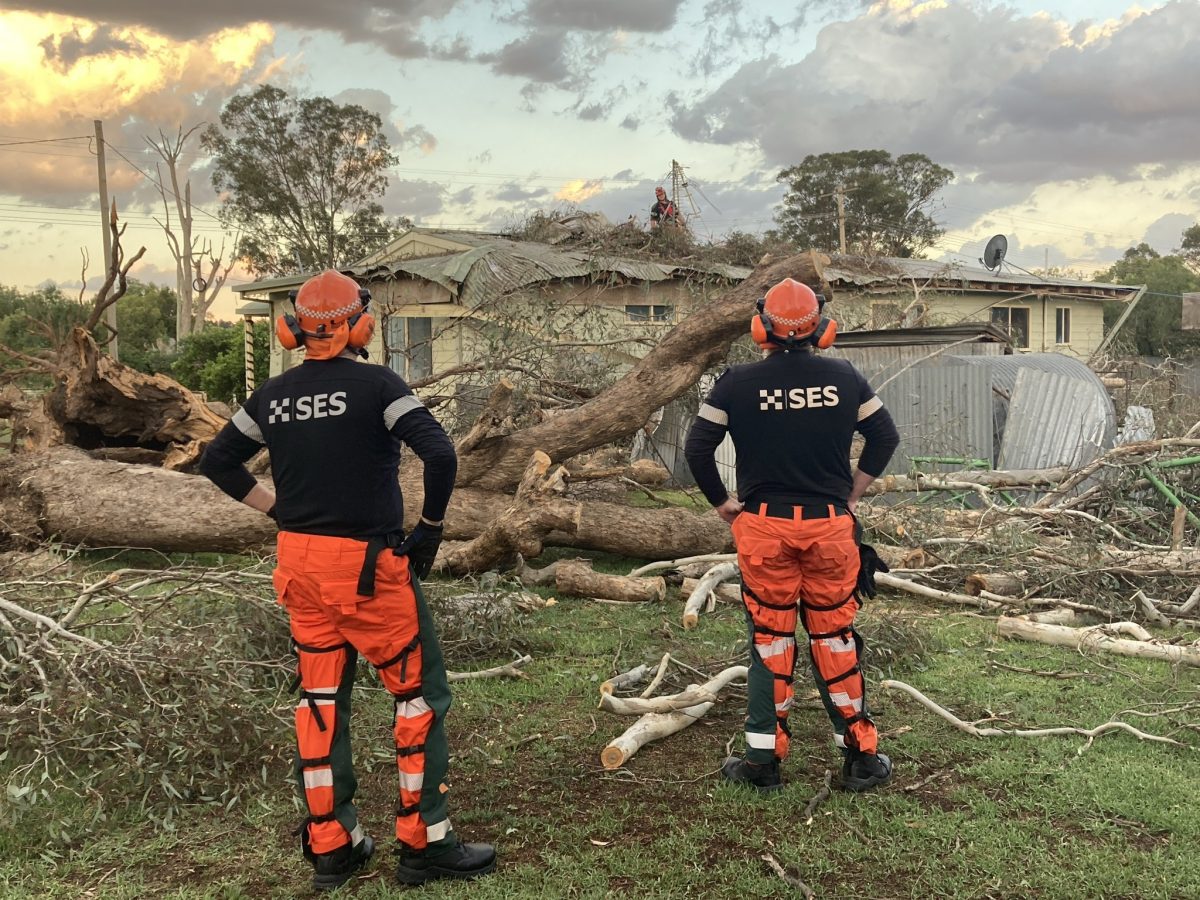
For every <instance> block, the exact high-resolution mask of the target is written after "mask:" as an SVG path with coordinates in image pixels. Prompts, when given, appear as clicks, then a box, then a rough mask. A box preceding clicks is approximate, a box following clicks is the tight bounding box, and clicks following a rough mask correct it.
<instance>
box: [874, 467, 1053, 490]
mask: <svg viewBox="0 0 1200 900" xmlns="http://www.w3.org/2000/svg"><path fill="white" fill-rule="evenodd" d="M1070 474H1071V470H1070V469H1068V468H1067V467H1066V466H1059V467H1057V468H1052V469H1011V470H1002V469H992V470H985V471H980V470H975V469H972V470H968V471H965V472H938V473H937V474H936V475H884V476H882V477H881V478H877V479H876V480H875V481H874V482H872V483H871V486H870V487H868V488H867V494H868V495H875V494H890V493H895V492H904V493H916V492H920V491H961V490H969V489H971V488H973V487H975V488H979V487H983V488H989V489H991V488H1009V487H1011V488H1018V487H1027V488H1034V487H1038V488H1045V487H1052V486H1055V485H1057V484H1059V483H1060V482H1061V481H1063V480H1064V479H1065V478H1067V477H1068V476H1069V475H1070Z"/></svg>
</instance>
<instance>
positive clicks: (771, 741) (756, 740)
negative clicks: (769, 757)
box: [746, 731, 775, 750]
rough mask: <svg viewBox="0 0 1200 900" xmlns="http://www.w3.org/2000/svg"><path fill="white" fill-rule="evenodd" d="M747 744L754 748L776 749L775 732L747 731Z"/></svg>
mask: <svg viewBox="0 0 1200 900" xmlns="http://www.w3.org/2000/svg"><path fill="white" fill-rule="evenodd" d="M746 746H747V747H749V748H751V749H752V750H774V749H775V733H774V732H771V733H770V734H759V733H758V732H757V731H747V732H746Z"/></svg>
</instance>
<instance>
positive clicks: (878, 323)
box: [825, 255, 1145, 360]
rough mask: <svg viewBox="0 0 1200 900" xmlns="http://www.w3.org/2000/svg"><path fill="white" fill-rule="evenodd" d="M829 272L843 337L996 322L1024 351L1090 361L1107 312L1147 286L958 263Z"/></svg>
mask: <svg viewBox="0 0 1200 900" xmlns="http://www.w3.org/2000/svg"><path fill="white" fill-rule="evenodd" d="M831 260H832V261H831V264H830V265H829V266H828V267H827V268H826V270H825V277H826V279H827V280H828V281H829V282H830V284H831V285H832V286H833V289H834V290H833V303H832V304H831V307H830V313H831V314H832V315H833V316H834V317H835V318H837V320H838V325H839V327H840V328H841V329H842V330H843V331H851V330H881V329H892V328H920V327H924V326H953V325H967V324H971V323H988V324H991V325H994V326H996V327H997V328H999V329H1001V330H1003V331H1005V332H1007V333H1008V334H1009V335H1010V336H1011V339H1012V344H1013V347H1014V349H1015V350H1017V351H1018V352H1042V353H1061V354H1063V355H1066V356H1074V357H1076V358H1077V359H1082V360H1088V359H1091V358H1092V357H1093V356H1095V355H1097V351H1099V350H1100V349H1102V348H1103V346H1104V344H1105V338H1106V334H1105V329H1104V305H1105V303H1106V302H1109V301H1116V302H1119V303H1123V304H1125V307H1126V309H1132V307H1133V305H1134V304H1135V303H1137V301H1138V300H1139V299H1140V298H1141V296H1142V294H1143V293H1144V292H1145V286H1143V285H1120V284H1107V283H1103V282H1095V281H1078V280H1074V279H1069V278H1055V277H1049V276H1045V275H1036V274H1033V273H1030V272H1021V271H1015V270H1012V269H1011V267H1008V266H1007V265H1006V266H1005V267H1004V268H1003V269H1001V270H996V271H992V270H989V269H984V268H982V267H973V266H967V265H962V264H960V263H956V262H940V261H934V260H927V259H900V258H892V257H875V258H871V257H860V256H842V255H835V256H833V257H831Z"/></svg>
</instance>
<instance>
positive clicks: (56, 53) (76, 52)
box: [38, 26, 142, 69]
mask: <svg viewBox="0 0 1200 900" xmlns="http://www.w3.org/2000/svg"><path fill="white" fill-rule="evenodd" d="M38 46H39V47H41V48H42V52H43V53H45V54H46V59H47V60H48V61H49V62H52V63H55V64H57V65H58V66H60V67H62V68H66V69H69V68H71V66H73V65H75V63H77V62H79V60H81V59H84V58H86V57H88V56H99V55H101V54H104V53H113V52H117V53H131V52H134V51H137V50H141V49H142V45H141V44H139V43H137V42H136V41H130V40H126V39H125V38H123V37H118V36H117V35H116V34H114V33H113V29H112V28H109V27H107V26H101V27H99V28H97V29H96V30H95V31H94V32H93V33H92V34H91V36H90V37H86V38H85V37H83V36H82V35H81V34H80V33H79V29H78V28H75V29H73V30H72V31H70V32H69V33H67V34H58V35H48V36H47V37H45V38H44V39H43V40H42V41H41V42H40V43H39V44H38Z"/></svg>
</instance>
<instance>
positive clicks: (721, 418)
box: [696, 403, 729, 425]
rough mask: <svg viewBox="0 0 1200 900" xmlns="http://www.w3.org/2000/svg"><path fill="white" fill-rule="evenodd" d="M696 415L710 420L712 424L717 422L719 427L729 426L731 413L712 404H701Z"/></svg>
mask: <svg viewBox="0 0 1200 900" xmlns="http://www.w3.org/2000/svg"><path fill="white" fill-rule="evenodd" d="M696 415H698V416H699V417H700V418H701V419H708V421H710V422H715V423H716V424H717V425H728V424H729V413H727V412H725V410H723V409H718V408H717V407H715V406H713V405H712V404H710V403H704V404H701V406H700V411H699V412H698V413H696Z"/></svg>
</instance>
